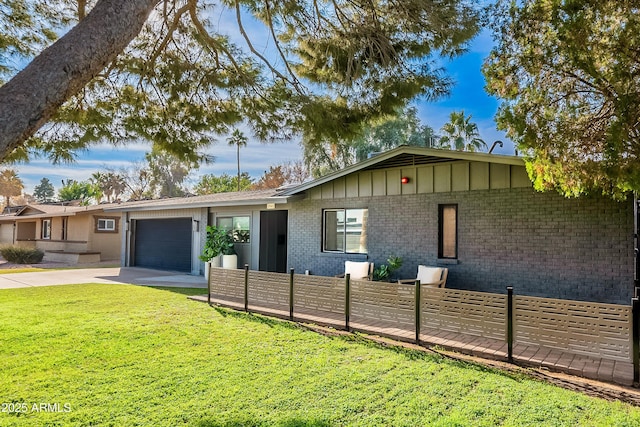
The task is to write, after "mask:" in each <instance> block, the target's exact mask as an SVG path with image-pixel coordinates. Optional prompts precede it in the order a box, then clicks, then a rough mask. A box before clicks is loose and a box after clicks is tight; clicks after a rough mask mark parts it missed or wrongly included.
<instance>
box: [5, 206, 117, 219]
mask: <svg viewBox="0 0 640 427" xmlns="http://www.w3.org/2000/svg"><path fill="white" fill-rule="evenodd" d="M113 205H117V204H116V203H109V204H106V203H105V204H101V205H92V206H61V205H39V204H33V205H26V206H25V207H24V208H22V209H21V210H20V211H18V212H16V213H15V214H9V215H7V216H6V218H9V217H11V218H12V219H13V220H19V219H38V218H51V217H59V216H75V215H82V214H84V213H87V214H88V213H92V212H100V211H103V210H105V209H106V208H107V207H109V206H113ZM2 218H4V217H2ZM2 218H0V219H2Z"/></svg>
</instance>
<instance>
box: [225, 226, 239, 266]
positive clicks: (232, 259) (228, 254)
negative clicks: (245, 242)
mask: <svg viewBox="0 0 640 427" xmlns="http://www.w3.org/2000/svg"><path fill="white" fill-rule="evenodd" d="M233 244H234V241H233V234H232V233H225V243H224V244H223V245H222V268H238V255H237V254H236V250H235V248H234V247H233Z"/></svg>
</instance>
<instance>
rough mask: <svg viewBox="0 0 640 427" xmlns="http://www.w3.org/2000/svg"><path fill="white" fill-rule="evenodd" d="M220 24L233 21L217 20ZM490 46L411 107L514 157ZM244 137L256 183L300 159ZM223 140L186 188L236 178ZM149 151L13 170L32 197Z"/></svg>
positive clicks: (289, 148)
mask: <svg viewBox="0 0 640 427" xmlns="http://www.w3.org/2000/svg"><path fill="white" fill-rule="evenodd" d="M220 21H221V22H229V21H231V20H229V21H227V20H226V19H220ZM228 28H229V30H228V31H233V29H232V28H235V26H229V27H228ZM229 35H230V36H231V38H232V39H235V40H237V41H241V40H239V39H238V37H239V36H236V35H233V34H231V33H229ZM252 38H254V40H260V39H261V34H260V33H259V32H257V30H256V32H255V33H254V34H253V35H252ZM264 39H268V37H265V38H264ZM492 46H493V40H492V38H491V34H490V33H489V31H488V30H483V31H482V32H480V34H479V35H478V36H477V37H476V38H475V39H474V40H473V41H472V42H471V44H470V47H469V50H468V52H467V53H465V54H464V55H462V56H460V57H458V58H456V59H455V60H453V61H451V62H449V63H448V64H445V65H446V69H447V72H448V73H449V75H450V76H451V77H452V78H453V79H454V81H455V85H454V87H453V88H452V91H451V94H450V95H449V96H448V97H446V98H443V99H441V100H439V101H437V102H426V101H421V100H418V101H416V102H414V103H413V105H415V106H416V108H417V109H418V116H419V118H420V119H421V120H422V123H424V124H427V125H429V126H431V127H432V128H433V129H434V130H436V132H438V131H439V130H440V128H441V127H442V125H443V124H445V123H446V122H447V121H448V119H449V114H450V113H451V112H452V111H460V110H464V112H465V114H467V115H468V114H471V116H472V121H473V122H475V123H476V124H477V125H478V129H479V132H480V136H481V137H482V138H483V139H484V141H485V142H486V143H487V145H488V146H491V144H492V143H493V142H494V141H496V140H502V141H504V142H505V144H504V147H503V148H500V147H496V149H495V150H494V153H500V154H514V146H513V143H511V142H510V141H508V139H507V138H506V137H505V135H504V133H502V132H500V131H498V130H497V129H496V125H495V121H494V116H495V113H496V111H497V109H498V100H497V99H496V98H493V97H491V96H489V95H488V94H487V93H486V92H485V90H484V85H485V81H484V77H483V75H482V72H481V67H482V63H483V61H484V59H485V58H486V57H487V55H488V54H489V51H490V50H491V48H492ZM265 49H267V50H268V49H269V47H268V46H266V47H265ZM240 128H241V129H242V127H240ZM245 135H246V136H247V137H248V138H249V142H248V143H247V146H246V147H242V148H241V149H240V163H241V165H240V166H241V169H242V171H243V172H248V173H249V175H251V176H252V177H254V178H255V179H258V178H259V177H260V176H261V175H262V174H263V173H264V172H265V171H267V170H269V166H272V165H276V164H280V163H283V162H289V161H296V160H299V159H302V149H301V147H300V145H299V141H298V140H295V141H290V142H286V143H270V144H264V143H261V142H260V141H258V140H256V139H255V138H253V137H252V136H251V132H250V131H249V130H246V131H245ZM225 139H226V137H225V136H220V137H219V138H218V140H217V142H216V143H214V144H213V145H212V146H211V147H210V148H209V149H208V150H207V151H206V153H207V154H210V155H213V156H215V162H214V163H212V164H208V165H202V166H201V167H200V168H199V169H198V170H197V171H193V172H192V173H191V175H190V177H189V179H188V181H187V183H186V184H187V185H188V186H189V187H193V186H194V185H195V184H196V183H197V182H198V180H199V178H200V176H202V175H204V174H216V175H220V174H222V173H227V174H230V175H235V174H236V173H237V163H236V148H235V147H233V146H229V145H228V144H227V142H226V140H225ZM148 151H150V144H146V143H143V142H141V143H135V144H128V145H127V146H125V147H114V146H112V145H110V144H102V145H97V146H93V147H91V149H90V150H88V151H86V152H81V153H80V155H79V156H78V159H77V161H76V162H75V163H73V164H63V165H53V164H51V163H50V162H49V161H47V160H46V159H35V160H32V161H30V162H29V163H28V164H18V165H15V166H14V169H16V171H17V172H18V176H19V177H20V178H21V179H22V181H23V182H24V185H25V188H24V192H25V193H28V194H32V193H33V189H34V187H35V186H36V185H38V184H39V183H40V180H41V179H42V178H43V177H46V178H48V179H49V180H50V181H51V183H52V184H53V186H54V187H55V189H56V191H57V190H58V189H59V188H60V187H61V186H62V180H67V179H75V180H78V181H82V180H86V179H88V178H89V177H90V176H91V174H92V173H93V172H96V171H99V170H105V169H110V170H118V169H121V168H127V167H130V166H131V164H132V163H133V162H137V161H142V160H144V155H145V153H146V152H148Z"/></svg>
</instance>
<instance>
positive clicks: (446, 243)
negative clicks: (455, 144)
mask: <svg viewBox="0 0 640 427" xmlns="http://www.w3.org/2000/svg"><path fill="white" fill-rule="evenodd" d="M438 228H439V230H438V258H443V259H457V258H458V205H438Z"/></svg>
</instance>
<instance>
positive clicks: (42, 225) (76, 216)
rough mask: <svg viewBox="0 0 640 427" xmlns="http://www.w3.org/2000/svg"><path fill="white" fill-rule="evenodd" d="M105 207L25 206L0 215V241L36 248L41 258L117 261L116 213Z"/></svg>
mask: <svg viewBox="0 0 640 427" xmlns="http://www.w3.org/2000/svg"><path fill="white" fill-rule="evenodd" d="M109 206H113V205H96V206H60V205H27V206H25V207H23V208H22V209H20V210H19V211H18V212H15V213H13V214H8V215H2V216H0V244H14V245H18V246H27V247H37V248H39V249H42V250H43V251H44V252H45V258H44V259H45V261H47V260H48V261H63V262H72V263H73V262H75V263H78V262H80V263H82V262H98V261H109V260H119V259H120V247H121V241H122V238H121V233H120V229H121V223H120V214H119V213H115V212H111V213H108V214H107V213H105V211H104V210H105V208H106V207H109Z"/></svg>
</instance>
